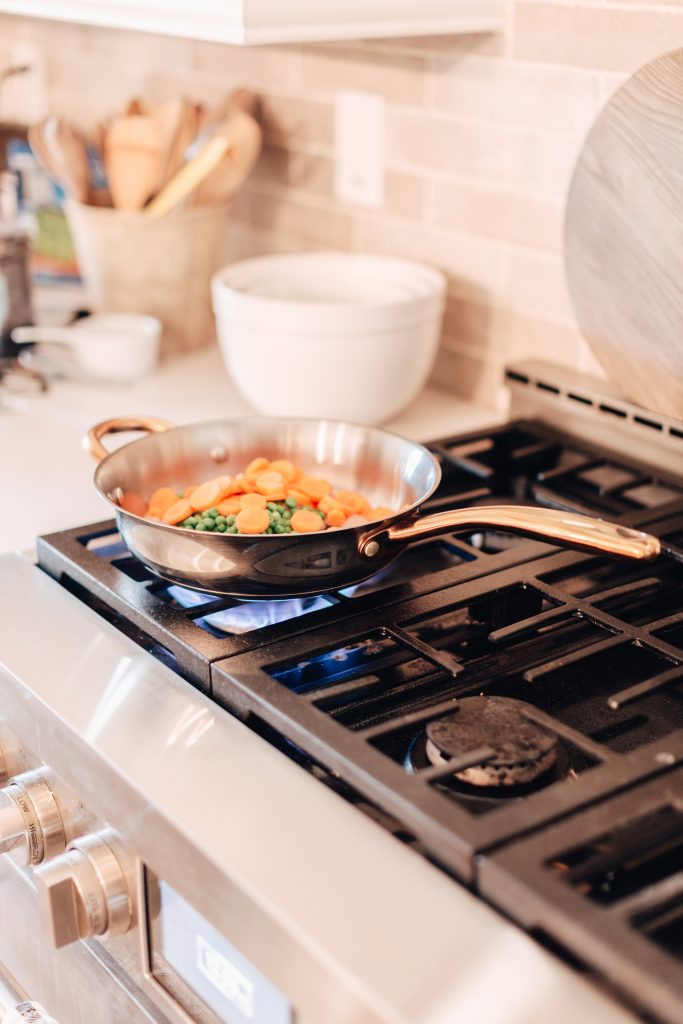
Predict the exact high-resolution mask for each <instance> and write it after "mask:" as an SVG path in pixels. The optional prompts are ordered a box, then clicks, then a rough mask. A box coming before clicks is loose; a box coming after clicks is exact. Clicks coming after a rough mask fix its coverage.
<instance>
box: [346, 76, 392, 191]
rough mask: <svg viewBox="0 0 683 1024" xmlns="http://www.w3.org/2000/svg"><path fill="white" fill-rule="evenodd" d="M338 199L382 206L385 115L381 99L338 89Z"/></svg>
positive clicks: (367, 94) (351, 90) (350, 90)
mask: <svg viewBox="0 0 683 1024" xmlns="http://www.w3.org/2000/svg"><path fill="white" fill-rule="evenodd" d="M335 157H336V159H335V175H334V178H335V183H334V190H335V195H336V197H337V199H340V200H342V202H346V203H353V204H355V205H356V206H369V207H375V208H377V207H381V206H383V205H384V179H385V170H386V111H385V102H384V97H383V96H378V95H377V94H376V93H371V92H359V91H356V90H353V89H341V90H340V91H339V92H337V93H336V95H335Z"/></svg>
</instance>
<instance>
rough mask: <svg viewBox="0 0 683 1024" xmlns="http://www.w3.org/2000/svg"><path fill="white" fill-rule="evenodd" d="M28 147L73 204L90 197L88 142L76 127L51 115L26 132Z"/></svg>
mask: <svg viewBox="0 0 683 1024" xmlns="http://www.w3.org/2000/svg"><path fill="white" fill-rule="evenodd" d="M29 141H30V143H31V148H32V149H33V151H34V152H35V154H36V156H37V157H38V159H39V160H40V162H41V163H42V164H43V166H44V167H45V169H46V170H47V172H48V174H50V176H51V177H52V178H54V180H55V181H57V182H58V183H59V184H60V185H61V186H62V188H63V189H64V190H65V191H66V192H67V193H68V194H69V195H70V196H71V197H72V198H73V199H75V200H76V201H77V202H79V203H87V202H88V200H89V194H90V168H89V166H88V143H87V140H86V138H85V135H84V134H83V133H82V132H81V130H80V129H79V128H77V127H76V126H75V125H73V124H71V123H70V122H69V121H66V120H65V119H64V118H61V117H55V116H54V115H51V116H49V117H46V118H44V119H43V120H42V121H40V122H39V123H38V124H37V125H32V126H31V128H30V129H29Z"/></svg>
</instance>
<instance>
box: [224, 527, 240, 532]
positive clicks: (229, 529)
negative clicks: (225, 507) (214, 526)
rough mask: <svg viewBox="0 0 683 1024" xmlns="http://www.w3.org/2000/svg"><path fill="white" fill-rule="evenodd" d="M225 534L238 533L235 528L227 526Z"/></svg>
mask: <svg viewBox="0 0 683 1024" xmlns="http://www.w3.org/2000/svg"><path fill="white" fill-rule="evenodd" d="M225 532H226V533H239V530H238V529H237V527H236V526H229V527H228V528H227V530H226V531H225Z"/></svg>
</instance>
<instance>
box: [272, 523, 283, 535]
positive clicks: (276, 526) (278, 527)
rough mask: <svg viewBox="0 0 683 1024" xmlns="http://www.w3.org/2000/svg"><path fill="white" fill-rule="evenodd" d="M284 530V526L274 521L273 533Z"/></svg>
mask: <svg viewBox="0 0 683 1024" xmlns="http://www.w3.org/2000/svg"><path fill="white" fill-rule="evenodd" d="M284 532H285V528H284V526H280V524H279V523H276V524H275V526H274V527H273V533H284Z"/></svg>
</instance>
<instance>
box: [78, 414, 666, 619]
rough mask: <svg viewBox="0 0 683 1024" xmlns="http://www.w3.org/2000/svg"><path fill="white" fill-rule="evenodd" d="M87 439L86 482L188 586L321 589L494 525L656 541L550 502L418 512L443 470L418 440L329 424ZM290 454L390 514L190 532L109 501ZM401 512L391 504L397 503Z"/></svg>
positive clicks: (136, 545) (586, 544)
mask: <svg viewBox="0 0 683 1024" xmlns="http://www.w3.org/2000/svg"><path fill="white" fill-rule="evenodd" d="M137 430H140V431H146V432H147V433H148V436H146V437H144V438H141V439H139V440H137V441H133V442H131V443H130V444H127V445H125V446H123V447H121V448H119V449H118V450H117V451H115V452H113V453H111V454H108V453H107V450H106V449H105V448H104V446H103V445H102V439H103V438H104V437H105V436H106V435H108V434H114V433H118V432H122V431H137ZM84 444H85V446H86V448H87V449H88V451H90V452H91V453H92V454H93V455H94V456H95V458H96V459H98V460H99V466H98V467H97V470H96V471H95V485H96V487H97V489H98V490H99V492H100V494H102V495H103V497H104V498H106V499H107V500H108V501H109V503H110V504H111V506H112V508H113V510H114V513H115V515H116V521H117V524H118V528H119V530H120V533H121V536H122V538H123V540H124V542H125V543H126V545H127V547H128V549H129V550H130V551H131V553H132V554H133V555H135V556H136V557H137V558H139V559H140V561H141V562H143V563H144V564H145V565H146V566H147V567H148V568H149V569H150V570H151V571H152V572H153V573H155V574H156V575H158V576H161V577H163V578H164V579H167V580H170V581H171V582H173V583H177V584H180V585H181V586H183V587H188V588H190V589H192V590H201V591H205V592H208V593H211V594H229V595H233V596H235V597H242V598H263V599H266V598H284V597H293V596H304V595H307V594H319V593H321V592H325V591H329V590H335V589H337V588H339V587H348V586H351V585H352V584H354V583H359V582H360V581H361V580H364V579H367V577H368V576H371V575H373V574H374V573H376V572H378V571H379V570H380V569H382V568H383V567H384V566H385V565H387V564H388V563H389V562H391V561H392V560H393V559H394V558H396V556H397V555H399V554H400V552H401V551H402V549H403V548H404V547H405V545H406V544H407V543H408V542H409V541H413V540H417V539H421V538H426V537H433V536H437V535H438V534H443V533H453V532H458V531H464V530H472V529H477V528H486V527H493V528H495V529H503V530H507V531H510V532H513V533H521V534H524V535H526V536H529V537H537V538H541V539H543V540H550V541H552V542H553V543H555V544H560V545H562V546H564V547H571V548H578V549H581V550H584V551H592V552H595V551H599V552H604V553H605V554H610V555H621V556H624V557H627V558H636V559H652V558H655V557H656V556H657V555H658V554H659V552H660V544H659V541H658V540H657V538H656V537H651V536H649V535H648V534H646V533H640V532H638V531H637V530H631V529H629V528H627V527H625V526H618V525H615V524H612V523H605V522H603V521H602V520H599V519H592V518H590V517H588V516H581V515H576V514H574V513H571V512H561V511H556V510H554V509H545V508H535V507H525V506H515V505H495V506H491V507H487V508H484V507H478V508H476V507H475V508H461V509H453V510H450V511H447V512H438V513H436V514H435V515H429V516H420V515H419V509H420V505H421V504H422V503H423V502H424V501H425V500H426V499H427V498H428V497H429V496H430V494H432V492H433V491H434V490H435V489H436V487H437V485H438V483H439V480H440V477H441V471H440V469H439V464H438V462H437V461H436V459H435V458H434V456H433V455H432V454H431V453H430V452H429V451H428V450H427V449H426V448H424V447H423V446H422V445H420V444H414V443H412V442H411V441H407V440H405V439H404V438H402V437H398V436H396V435H395V434H390V433H387V432H386V431H383V430H377V429H373V428H369V427H361V426H357V425H355V424H351V423H341V422H337V421H333V420H313V419H268V418H253V419H252V418H245V419H236V420H213V421H210V422H207V423H196V424H191V425H190V426H185V427H173V426H172V425H171V424H169V423H166V422H165V421H163V420H157V419H152V418H144V417H141V418H136V417H132V418H131V417H125V418H121V419H113V420H106V421H105V422H103V423H98V424H97V426H95V427H93V428H92V430H91V431H90V432H89V433H88V434H87V436H86V437H85V438H84ZM259 455H263V456H265V457H266V458H269V459H271V460H274V459H284V458H286V459H291V460H292V462H295V463H299V464H300V465H303V466H304V467H305V468H306V469H307V471H309V472H310V473H311V474H315V475H319V476H321V477H325V478H326V479H328V480H330V481H331V482H332V483H333V485H334V486H335V487H338V488H344V489H348V490H357V491H360V492H362V493H363V494H365V495H366V496H367V497H368V499H369V500H370V501H371V503H372V504H373V506H377V505H383V506H385V507H387V508H393V509H396V510H397V512H396V514H395V515H393V516H390V517H388V518H386V519H384V520H381V521H377V522H375V523H371V524H368V525H365V526H350V527H343V528H341V529H337V530H324V531H321V532H319V533H311V534H294V533H291V534H280V535H270V534H265V535H260V536H240V535H239V534H237V535H235V534H214V533H209V532H206V533H195V532H194V531H193V530H184V529H182V528H180V527H177V526H166V525H164V524H163V523H157V522H151V521H148V520H146V519H142V518H140V517H139V516H136V515H133V514H132V513H130V512H126V511H124V510H123V509H121V508H120V507H119V505H118V504H117V502H118V500H119V498H120V497H121V494H122V493H123V492H124V491H136V492H138V493H139V494H142V495H144V496H148V495H150V494H151V493H152V492H153V491H154V490H155V489H156V488H157V487H163V486H172V487H178V488H182V487H184V486H188V485H189V484H191V483H197V482H201V481H202V480H208V479H211V478H212V477H214V476H218V475H223V474H232V473H237V472H238V471H240V470H242V469H243V468H244V467H245V466H246V465H247V464H248V463H249V462H251V460H252V459H253V458H255V457H256V456H259ZM399 509H400V510H401V511H398V510H399Z"/></svg>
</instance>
